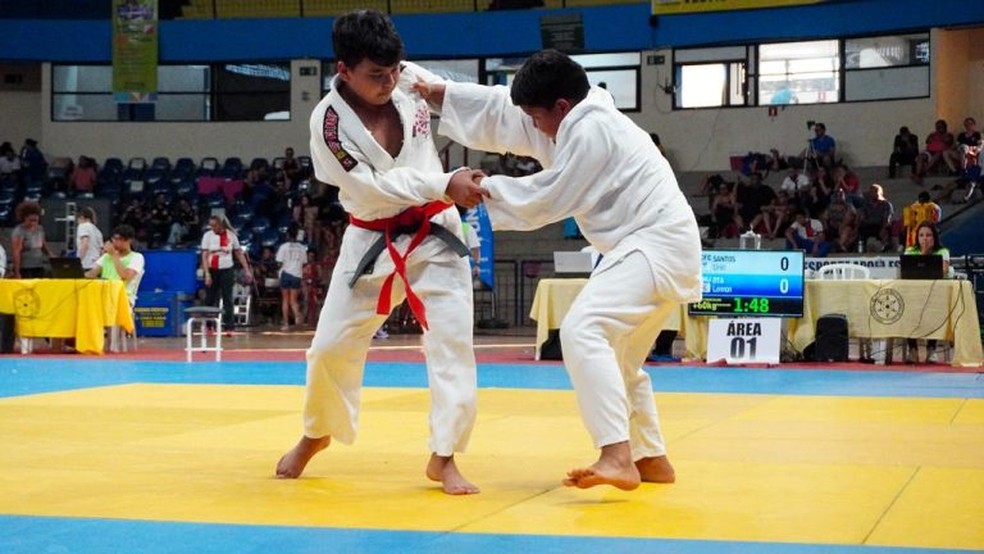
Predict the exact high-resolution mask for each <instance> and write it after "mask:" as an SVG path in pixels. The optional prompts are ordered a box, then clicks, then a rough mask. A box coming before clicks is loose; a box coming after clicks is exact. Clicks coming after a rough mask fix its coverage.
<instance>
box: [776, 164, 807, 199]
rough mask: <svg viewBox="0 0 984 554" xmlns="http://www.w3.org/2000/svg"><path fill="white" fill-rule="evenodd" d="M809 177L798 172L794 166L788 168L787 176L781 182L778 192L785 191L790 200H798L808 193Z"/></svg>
mask: <svg viewBox="0 0 984 554" xmlns="http://www.w3.org/2000/svg"><path fill="white" fill-rule="evenodd" d="M810 185H812V182H811V181H810V177H809V176H808V175H806V174H805V173H803V172H802V171H800V169H799V168H798V167H796V166H795V165H792V166H789V174H788V175H786V178H785V179H783V180H782V184H781V185H779V190H782V191H786V194H788V195H789V198H791V199H798V198H800V197H801V196H806V195H807V194H809V192H810Z"/></svg>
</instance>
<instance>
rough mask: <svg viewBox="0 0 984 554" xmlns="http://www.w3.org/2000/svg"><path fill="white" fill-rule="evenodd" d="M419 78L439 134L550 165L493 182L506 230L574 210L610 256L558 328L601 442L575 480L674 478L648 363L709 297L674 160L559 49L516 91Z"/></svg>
mask: <svg viewBox="0 0 984 554" xmlns="http://www.w3.org/2000/svg"><path fill="white" fill-rule="evenodd" d="M414 89H415V90H417V91H418V92H419V93H421V94H422V95H423V96H424V97H425V98H427V100H428V101H429V102H430V104H431V107H432V108H433V109H435V111H439V112H440V114H441V123H440V127H439V129H438V132H439V133H441V134H444V135H447V136H448V137H450V138H451V139H453V140H455V141H458V142H461V143H462V144H464V145H466V146H468V147H469V148H475V149H479V150H486V151H491V152H507V151H508V152H512V153H513V154H516V155H520V156H531V157H534V158H536V159H537V160H539V161H540V163H541V164H542V165H543V168H544V169H543V171H541V172H539V173H535V174H533V175H529V176H525V177H509V176H505V175H493V176H490V177H486V178H484V179H482V180H481V185H482V187H483V188H487V189H488V190H489V192H490V193H491V199H489V200H486V207H487V208H488V211H489V217H490V219H491V221H492V227H493V228H494V229H508V230H531V229H536V228H538V227H542V226H544V225H546V224H548V223H552V222H556V221H561V220H563V219H565V218H567V217H570V216H573V217H574V219H575V220H576V221H577V224H578V227H580V229H581V231H582V232H583V233H584V237H585V238H586V239H587V240H588V241H589V242H590V243H591V244H592V245H593V246H594V247H595V248H597V249H598V250H599V251H600V252H601V253H602V254H603V255H604V257H603V258H602V261H601V263H600V264H599V265H598V267H597V268H595V270H594V272H593V273H592V275H591V278H590V279H589V280H588V283H587V285H586V286H585V287H584V289H583V290H582V291H581V293H580V294H579V295H578V297H577V299H576V300H575V301H574V304H573V305H572V306H571V309H570V311H569V312H568V314H567V316H566V317H565V318H564V321H563V322H562V323H561V328H560V337H561V345H562V348H563V354H564V364H565V365H566V367H567V370H568V373H569V374H570V377H571V382H572V384H573V386H574V389H575V393H576V396H577V401H578V406H579V408H580V411H581V417H582V419H583V421H584V424H585V426H586V427H587V429H588V431H589V433H590V435H591V437H592V439H593V441H594V444H595V447H596V448H599V449H600V450H601V453H600V456H599V459H598V460H597V461H596V462H595V463H594V464H592V465H591V466H589V467H582V468H576V469H573V470H571V471H569V472H568V474H567V477H566V478H565V479H564V480H563V482H564V484H566V485H568V486H576V487H581V488H587V487H592V486H595V485H600V484H607V485H613V486H615V487H618V488H621V489H625V490H631V489H634V488H636V487H638V486H639V483H640V481H648V482H659V483H669V482H673V481H674V480H675V478H676V477H675V472H674V470H673V466H672V465H671V464H670V462H669V460H668V458H667V456H666V446H665V444H664V441H663V437H662V434H661V431H660V425H659V417H658V414H657V411H656V403H655V400H654V398H653V390H652V385H651V383H650V379H649V375H648V374H647V373H646V372H645V371H644V370H643V369H641V368H642V365H643V363H644V361H645V359H646V356H647V354H648V353H649V352H650V350H651V349H652V345H653V342H654V340H655V339H656V336H657V335H658V334H659V332H660V329H661V327H662V325H663V323H664V322H665V321H666V319H667V317H668V316H669V314H670V313H672V311H673V310H676V309H679V304H680V303H683V302H692V301H696V300H698V299H699V298H700V294H701V272H700V256H701V245H700V237H699V234H698V231H697V222H696V220H695V218H694V215H693V211H692V210H691V208H690V206H689V204H688V203H687V200H686V198H685V197H684V195H683V193H682V192H681V191H680V187H679V185H678V184H677V181H676V178H675V177H674V175H673V172H672V170H671V169H670V166H669V164H668V163H667V161H666V159H665V158H664V157H663V156H662V155H661V154H660V152H659V150H658V149H657V147H656V145H655V144H653V141H652V139H651V138H650V137H649V134H648V133H646V132H645V131H643V130H642V129H640V128H639V127H637V126H636V125H635V124H634V123H633V122H632V121H631V120H630V119H629V118H628V117H626V116H625V115H624V114H622V113H621V112H619V111H618V109H616V108H615V105H614V102H613V100H612V96H611V95H610V94H609V93H608V92H607V91H605V90H602V89H600V88H591V87H590V85H589V84H588V80H587V77H586V75H585V73H584V70H583V69H582V68H581V66H579V65H578V64H577V63H576V62H574V61H573V60H571V59H570V58H569V57H567V56H566V55H564V54H562V53H560V52H557V51H552V50H548V51H544V52H540V53H538V54H534V55H533V56H532V57H531V58H530V59H529V60H528V61H527V62H526V63H525V64H524V65H523V67H522V68H521V69H520V70H519V72H517V73H516V77H515V79H514V81H513V83H512V88H511V90H510V89H509V88H506V87H502V86H495V87H486V86H482V85H475V84H469V83H453V82H450V81H448V82H446V84H443V85H441V84H433V83H430V84H428V83H423V82H421V83H418V84H417V85H415V86H414Z"/></svg>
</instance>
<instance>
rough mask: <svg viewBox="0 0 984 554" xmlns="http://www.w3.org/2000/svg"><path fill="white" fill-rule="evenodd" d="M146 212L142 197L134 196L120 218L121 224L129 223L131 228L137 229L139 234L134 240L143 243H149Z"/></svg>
mask: <svg viewBox="0 0 984 554" xmlns="http://www.w3.org/2000/svg"><path fill="white" fill-rule="evenodd" d="M145 214H146V211H145V209H144V204H143V200H141V199H140V197H133V198H130V203H129V204H127V205H126V207H124V208H123V211H122V213H120V217H119V219H118V220H119V222H120V223H121V224H125V225H129V226H130V227H131V228H133V229H136V230H137V235H136V236H135V237H134V240H136V241H137V242H140V243H143V244H146V243H147V225H146V224H145V219H146V217H145Z"/></svg>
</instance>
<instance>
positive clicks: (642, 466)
mask: <svg viewBox="0 0 984 554" xmlns="http://www.w3.org/2000/svg"><path fill="white" fill-rule="evenodd" d="M635 466H636V469H638V470H639V475H640V476H641V477H642V480H643V481H645V482H646V483H674V482H676V471H674V470H673V465H672V464H670V460H669V459H668V458H667V457H666V456H653V457H650V458H640V459H638V460H636V463H635Z"/></svg>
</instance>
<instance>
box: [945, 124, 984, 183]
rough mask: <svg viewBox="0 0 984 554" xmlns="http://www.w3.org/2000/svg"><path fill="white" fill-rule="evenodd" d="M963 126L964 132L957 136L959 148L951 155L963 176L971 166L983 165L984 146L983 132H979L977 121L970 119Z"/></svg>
mask: <svg viewBox="0 0 984 554" xmlns="http://www.w3.org/2000/svg"><path fill="white" fill-rule="evenodd" d="M963 125H964V130H963V131H961V132H960V133H959V134H958V135H957V148H956V150H953V151H951V152H950V153H949V155H950V156H951V157H952V158H953V163H954V165H958V166H959V167H960V170H961V174H963V173H966V171H967V168H968V167H970V166H975V165H976V166H980V165H981V149H982V146H984V140H982V139H981V132H980V131H978V130H977V120H975V119H974V118H973V117H968V118H967V119H964V122H963Z"/></svg>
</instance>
